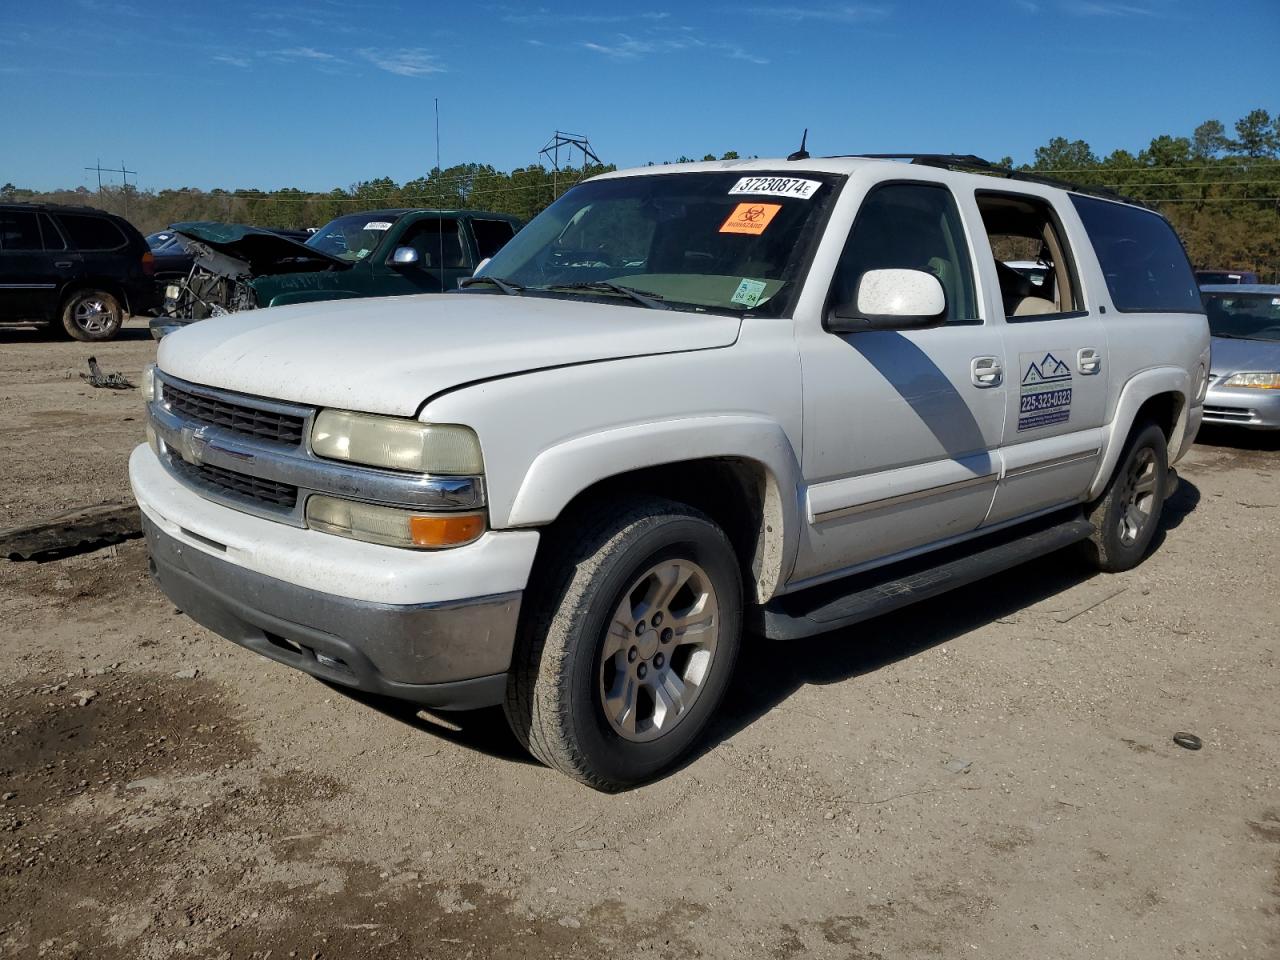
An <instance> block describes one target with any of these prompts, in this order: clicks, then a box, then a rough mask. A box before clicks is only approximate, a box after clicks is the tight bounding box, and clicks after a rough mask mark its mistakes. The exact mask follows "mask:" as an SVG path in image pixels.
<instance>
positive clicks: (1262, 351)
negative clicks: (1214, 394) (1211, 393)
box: [1209, 337, 1280, 380]
mask: <svg viewBox="0 0 1280 960" xmlns="http://www.w3.org/2000/svg"><path fill="white" fill-rule="evenodd" d="M1210 351H1211V352H1210V355H1209V376H1210V377H1212V378H1213V379H1215V380H1216V379H1217V378H1218V377H1222V376H1226V375H1227V374H1229V373H1239V372H1240V371H1242V370H1254V371H1262V372H1268V371H1273V370H1274V371H1280V341H1276V340H1235V339H1233V338H1231V337H1214V338H1213V340H1212V345H1211V347H1210Z"/></svg>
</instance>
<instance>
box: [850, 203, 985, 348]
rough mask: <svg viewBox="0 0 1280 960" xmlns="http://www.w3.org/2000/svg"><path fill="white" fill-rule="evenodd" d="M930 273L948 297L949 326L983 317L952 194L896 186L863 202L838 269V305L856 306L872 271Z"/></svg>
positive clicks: (971, 265) (966, 246) (957, 210)
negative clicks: (864, 277)
mask: <svg viewBox="0 0 1280 960" xmlns="http://www.w3.org/2000/svg"><path fill="white" fill-rule="evenodd" d="M892 268H898V269H907V270H925V271H927V272H929V273H932V274H933V275H934V276H935V277H937V278H938V280H939V281H940V282H941V283H942V289H943V290H945V291H946V294H947V321H948V322H949V323H954V322H962V321H972V320H976V319H977V317H978V312H977V309H976V307H975V303H974V293H973V264H972V261H971V259H970V257H969V247H968V243H967V242H966V240H965V236H964V230H963V229H962V227H961V221H960V211H959V209H958V208H957V207H956V202H955V199H954V198H953V197H952V196H951V191H950V190H948V189H947V188H946V187H942V186H935V185H933V184H923V183H920V184H917V183H891V184H886V185H885V186H882V187H877V188H876V189H874V190H873V191H872V192H871V193H870V194H868V195H867V198H866V199H865V200H863V201H862V208H861V209H860V210H859V211H858V219H857V220H856V221H855V222H854V225H853V231H852V232H851V233H850V234H849V241H848V243H847V244H845V248H844V253H843V254H841V257H840V264H839V266H838V267H837V269H836V296H837V299H838V302H841V303H852V302H854V299H855V297H856V294H857V290H858V283H859V281H860V280H861V279H862V275H863V274H864V273H866V272H867V271H868V270H885V269H892Z"/></svg>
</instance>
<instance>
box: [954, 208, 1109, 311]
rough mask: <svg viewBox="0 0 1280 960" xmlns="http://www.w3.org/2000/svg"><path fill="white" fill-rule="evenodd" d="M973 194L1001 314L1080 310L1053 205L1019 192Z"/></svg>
mask: <svg viewBox="0 0 1280 960" xmlns="http://www.w3.org/2000/svg"><path fill="white" fill-rule="evenodd" d="M975 200H976V201H977V203H978V210H979V212H981V214H982V223H983V226H984V227H986V230H987V240H988V241H989V242H990V244H991V253H992V256H993V257H994V258H995V266H996V277H997V278H998V279H999V280H1000V299H1001V300H1002V301H1003V302H1004V315H1005V317H1007V318H1008V319H1009V320H1011V321H1015V322H1016V321H1026V320H1052V319H1054V318H1056V317H1061V316H1063V315H1066V314H1072V313H1075V312H1077V311H1079V310H1083V309H1084V300H1083V298H1082V297H1081V296H1080V285H1079V282H1078V280H1077V277H1076V270H1075V264H1074V262H1073V261H1072V259H1071V250H1070V248H1069V247H1068V246H1067V241H1066V235H1065V232H1064V231H1063V230H1062V228H1061V225H1060V224H1059V222H1058V218H1057V215H1056V214H1055V213H1054V212H1053V208H1052V207H1051V206H1050V205H1049V204H1048V203H1047V202H1046V201H1045V200H1043V199H1041V198H1040V197H1032V196H1028V195H1025V194H1014V193H1004V192H999V193H996V192H980V193H978V194H976V196H975Z"/></svg>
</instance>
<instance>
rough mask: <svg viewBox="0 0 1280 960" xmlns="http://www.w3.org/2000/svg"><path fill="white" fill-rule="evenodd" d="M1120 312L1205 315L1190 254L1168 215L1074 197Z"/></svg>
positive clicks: (1104, 201)
mask: <svg viewBox="0 0 1280 960" xmlns="http://www.w3.org/2000/svg"><path fill="white" fill-rule="evenodd" d="M1071 202H1072V203H1073V204H1075V208H1076V211H1077V212H1078V213H1079V214H1080V219H1081V220H1083V221H1084V229H1085V232H1086V233H1088V234H1089V239H1090V240H1091V241H1092V242H1093V249H1094V252H1096V253H1097V255H1098V262H1099V263H1100V264H1101V265H1102V272H1103V274H1104V275H1105V276H1106V278H1107V290H1108V291H1110V293H1111V301H1112V303H1114V304H1115V306H1116V309H1117V310H1122V311H1127V312H1138V313H1201V312H1203V310H1204V307H1203V306H1202V305H1201V303H1200V291H1199V289H1198V288H1197V286H1196V278H1195V275H1194V274H1193V273H1192V272H1191V264H1190V263H1189V262H1188V261H1187V254H1186V251H1185V250H1183V249H1182V244H1181V242H1179V240H1178V235H1177V234H1176V233H1174V232H1173V227H1171V226H1169V223H1168V221H1167V220H1165V219H1164V217H1162V216H1160V215H1159V214H1156V213H1151V212H1150V211H1147V210H1142V209H1140V208H1138V207H1130V206H1126V205H1125V204H1122V203H1112V202H1111V201H1109V200H1096V199H1094V198H1092V197H1082V196H1078V195H1076V194H1072V195H1071Z"/></svg>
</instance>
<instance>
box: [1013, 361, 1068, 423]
mask: <svg viewBox="0 0 1280 960" xmlns="http://www.w3.org/2000/svg"><path fill="white" fill-rule="evenodd" d="M1018 369H1019V370H1021V371H1022V379H1021V380H1020V381H1019V388H1018V392H1019V396H1018V430H1019V431H1022V430H1038V429H1040V428H1041V427H1051V426H1054V425H1055V424H1060V423H1066V422H1068V421H1069V420H1070V419H1071V394H1072V387H1071V368H1070V367H1069V366H1067V365H1066V364H1065V363H1063V362H1062V361H1061V360H1059V359H1058V358H1057V357H1056V356H1054V353H1053V351H1052V350H1048V351H1045V352H1044V353H1043V354H1041V353H1023V354H1019V356H1018Z"/></svg>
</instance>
